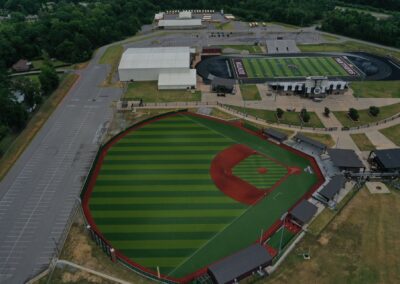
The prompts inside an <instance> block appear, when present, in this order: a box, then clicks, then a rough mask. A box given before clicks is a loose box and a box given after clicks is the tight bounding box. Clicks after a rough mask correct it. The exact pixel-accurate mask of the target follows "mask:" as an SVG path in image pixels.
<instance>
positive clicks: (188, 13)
mask: <svg viewBox="0 0 400 284" xmlns="http://www.w3.org/2000/svg"><path fill="white" fill-rule="evenodd" d="M178 17H179V19H191V18H192V12H191V11H181V12H179V15H178Z"/></svg>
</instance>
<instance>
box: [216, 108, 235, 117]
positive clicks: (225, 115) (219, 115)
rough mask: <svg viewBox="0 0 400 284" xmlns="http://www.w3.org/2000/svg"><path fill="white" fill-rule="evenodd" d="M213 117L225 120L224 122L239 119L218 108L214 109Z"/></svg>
mask: <svg viewBox="0 0 400 284" xmlns="http://www.w3.org/2000/svg"><path fill="white" fill-rule="evenodd" d="M211 116H215V117H218V118H220V119H224V120H231V119H235V118H236V119H239V118H238V117H236V116H234V115H232V114H230V113H228V112H225V111H222V110H220V109H218V108H213V109H212V111H211Z"/></svg>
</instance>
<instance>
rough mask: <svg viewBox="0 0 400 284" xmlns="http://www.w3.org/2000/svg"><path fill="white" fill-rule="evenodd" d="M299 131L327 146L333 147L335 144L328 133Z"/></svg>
mask: <svg viewBox="0 0 400 284" xmlns="http://www.w3.org/2000/svg"><path fill="white" fill-rule="evenodd" d="M300 133H301V134H303V135H304V136H307V137H309V138H311V139H314V140H317V141H319V142H321V143H323V144H325V145H326V146H328V147H333V146H334V145H335V141H334V140H333V138H332V136H331V135H330V134H322V133H308V132H300Z"/></svg>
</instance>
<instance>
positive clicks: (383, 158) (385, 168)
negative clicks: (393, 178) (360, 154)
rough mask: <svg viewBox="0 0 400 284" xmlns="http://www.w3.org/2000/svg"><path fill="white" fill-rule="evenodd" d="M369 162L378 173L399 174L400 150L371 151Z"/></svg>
mask: <svg viewBox="0 0 400 284" xmlns="http://www.w3.org/2000/svg"><path fill="white" fill-rule="evenodd" d="M368 161H369V162H370V163H371V165H372V166H373V167H374V169H375V170H377V171H380V172H398V171H400V149H398V148H396V149H385V150H374V151H371V153H370V154H369V156H368Z"/></svg>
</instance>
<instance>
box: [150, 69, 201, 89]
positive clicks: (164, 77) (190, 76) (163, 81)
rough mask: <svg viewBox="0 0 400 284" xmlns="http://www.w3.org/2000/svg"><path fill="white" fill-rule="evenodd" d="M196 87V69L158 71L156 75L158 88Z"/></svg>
mask: <svg viewBox="0 0 400 284" xmlns="http://www.w3.org/2000/svg"><path fill="white" fill-rule="evenodd" d="M195 88H196V69H190V70H187V71H180V72H167V73H160V75H159V76H158V89H159V90H171V89H174V90H179V89H182V90H183V89H195Z"/></svg>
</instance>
